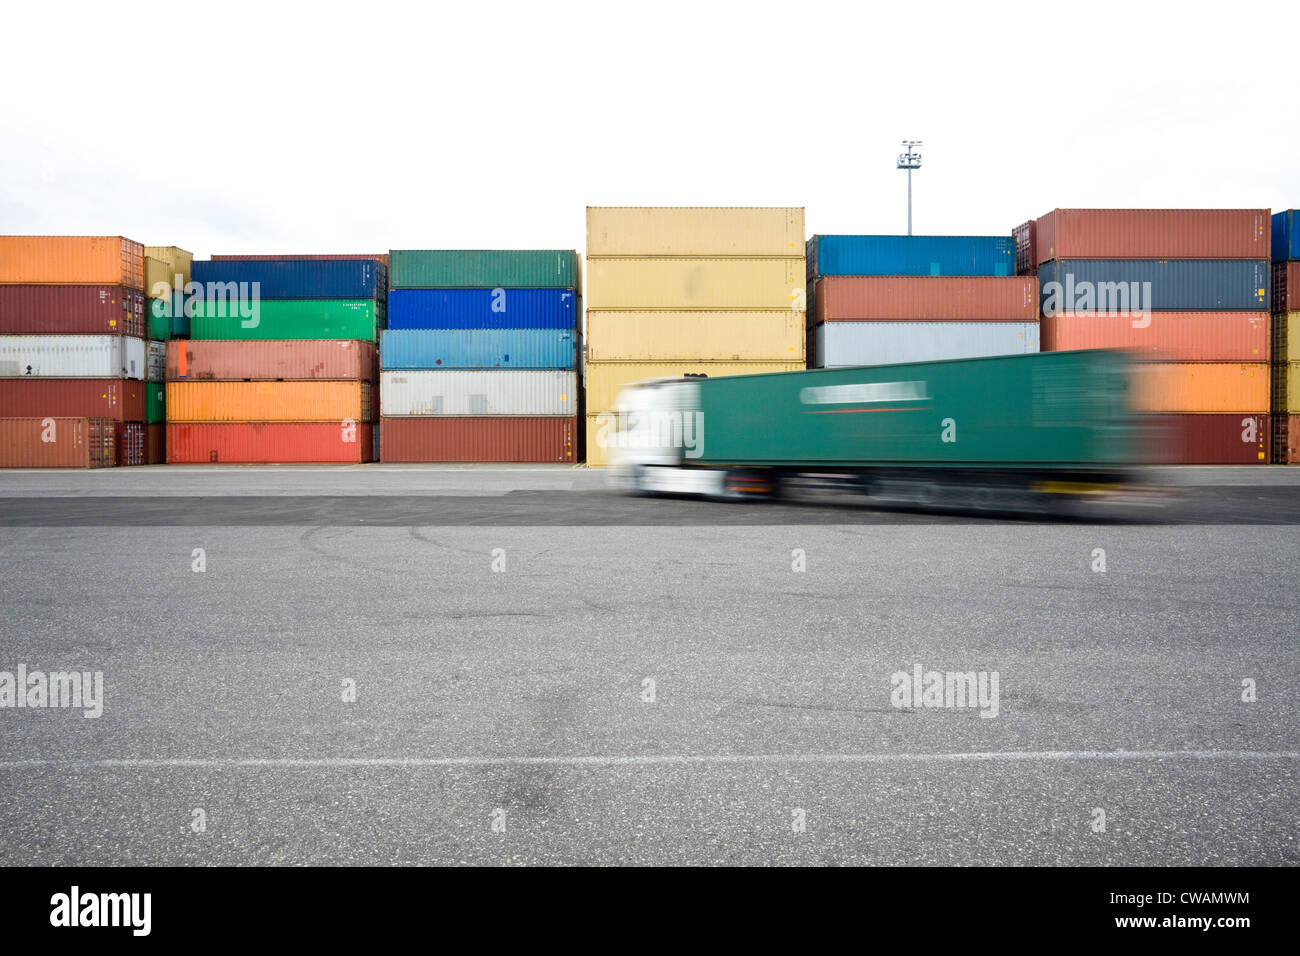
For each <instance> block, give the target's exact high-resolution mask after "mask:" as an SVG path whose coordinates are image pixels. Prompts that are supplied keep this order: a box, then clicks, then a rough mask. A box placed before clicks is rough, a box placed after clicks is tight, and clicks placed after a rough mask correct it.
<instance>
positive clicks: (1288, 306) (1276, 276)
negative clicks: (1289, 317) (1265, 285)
mask: <svg viewBox="0 0 1300 956" xmlns="http://www.w3.org/2000/svg"><path fill="white" fill-rule="evenodd" d="M1268 301H1269V303H1270V306H1269V307H1270V308H1271V309H1272V310H1273V313H1274V314H1275V315H1281V314H1283V313H1285V312H1300V262H1275V263H1273V289H1272V295H1271V296H1269V300H1268Z"/></svg>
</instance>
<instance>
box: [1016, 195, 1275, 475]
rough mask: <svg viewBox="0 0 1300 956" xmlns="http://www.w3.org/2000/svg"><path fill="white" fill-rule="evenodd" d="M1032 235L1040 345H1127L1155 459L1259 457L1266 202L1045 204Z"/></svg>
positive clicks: (1263, 429) (1263, 426)
mask: <svg viewBox="0 0 1300 956" xmlns="http://www.w3.org/2000/svg"><path fill="white" fill-rule="evenodd" d="M1022 228H1023V227H1022ZM1017 232H1018V233H1019V230H1017ZM1033 243H1034V245H1033V248H1032V250H1028V255H1029V258H1030V260H1031V261H1033V262H1034V263H1035V266H1036V268H1037V271H1038V279H1039V287H1040V296H1041V300H1042V305H1041V309H1042V326H1043V349H1044V351H1061V350H1068V349H1087V348H1119V349H1127V350H1130V351H1131V352H1132V353H1133V355H1134V357H1135V358H1136V359H1137V361H1138V363H1139V364H1137V365H1136V366H1135V367H1134V379H1133V389H1134V392H1133V403H1134V406H1135V408H1136V409H1137V410H1138V411H1140V412H1143V413H1147V414H1148V415H1150V416H1151V421H1152V423H1153V424H1154V425H1156V426H1158V435H1159V439H1160V440H1159V443H1158V444H1157V445H1156V446H1155V447H1154V448H1153V452H1154V458H1155V459H1156V460H1157V461H1162V462H1169V463H1183V464H1248V463H1249V464H1263V463H1267V461H1268V459H1269V430H1270V420H1269V415H1268V409H1269V386H1268V381H1269V375H1268V371H1269V350H1270V349H1269V311H1268V309H1269V306H1268V301H1269V288H1268V286H1269V281H1268V276H1269V263H1268V251H1269V214H1268V210H1265V209H1056V210H1053V211H1052V212H1050V213H1048V214H1047V215H1045V216H1040V217H1039V218H1038V220H1037V222H1036V225H1035V229H1034V235H1033Z"/></svg>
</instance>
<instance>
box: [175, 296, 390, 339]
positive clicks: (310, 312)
mask: <svg viewBox="0 0 1300 956" xmlns="http://www.w3.org/2000/svg"><path fill="white" fill-rule="evenodd" d="M191 311H193V313H194V315H193V317H192V318H191V319H190V338H192V339H359V340H362V341H365V342H373V341H375V339H376V337H377V336H378V333H379V331H380V330H381V329H382V328H383V327H384V324H385V323H384V318H385V312H386V310H385V308H384V306H383V304H381V303H378V302H375V301H373V300H371V299H262V300H261V301H260V302H258V303H257V304H256V305H254V306H253V307H252V308H251V309H250V310H249V312H250V313H251V315H249V316H248V317H245V316H243V315H241V314H240V313H239V311H238V310H237V309H231V308H230V307H229V306H228V305H227V304H226V303H224V302H216V301H207V302H203V303H193V304H192V306H191ZM232 313H233V314H232Z"/></svg>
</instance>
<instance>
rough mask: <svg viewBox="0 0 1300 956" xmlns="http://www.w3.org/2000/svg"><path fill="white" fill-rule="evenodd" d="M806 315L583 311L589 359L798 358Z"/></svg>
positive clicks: (774, 311)
mask: <svg viewBox="0 0 1300 956" xmlns="http://www.w3.org/2000/svg"><path fill="white" fill-rule="evenodd" d="M804 329H805V315H804V313H803V312H794V311H791V310H790V309H772V310H768V311H763V312H617V311H616V312H603V311H594V310H591V311H588V312H587V339H586V347H587V361H589V362H704V361H712V362H801V361H803V358H804Z"/></svg>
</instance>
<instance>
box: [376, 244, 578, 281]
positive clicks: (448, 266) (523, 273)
mask: <svg viewBox="0 0 1300 956" xmlns="http://www.w3.org/2000/svg"><path fill="white" fill-rule="evenodd" d="M388 257H389V263H390V265H391V268H392V274H391V277H390V287H391V288H393V289H572V290H577V289H578V288H579V287H580V285H579V283H580V266H579V260H578V253H577V252H575V251H574V250H572V249H393V250H391V251H390V252H389V253H388Z"/></svg>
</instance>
